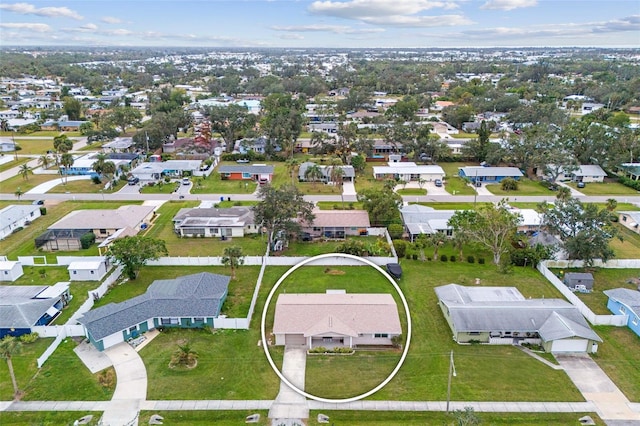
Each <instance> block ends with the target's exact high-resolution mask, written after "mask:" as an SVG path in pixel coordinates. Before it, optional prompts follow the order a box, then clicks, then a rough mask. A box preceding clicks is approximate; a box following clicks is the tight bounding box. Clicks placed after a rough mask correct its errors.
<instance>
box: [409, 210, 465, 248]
mask: <svg viewBox="0 0 640 426" xmlns="http://www.w3.org/2000/svg"><path fill="white" fill-rule="evenodd" d="M454 214H455V210H435V209H434V208H432V207H427V206H422V205H420V204H410V205H408V206H403V207H402V208H401V209H400V216H401V217H402V222H403V223H404V227H405V231H406V232H407V234H408V235H409V240H411V241H414V240H415V239H416V238H417V237H418V235H420V234H426V235H432V234H435V233H436V232H444V233H445V235H447V236H452V235H453V229H452V228H451V227H450V226H449V219H451V217H452V216H453V215H454Z"/></svg>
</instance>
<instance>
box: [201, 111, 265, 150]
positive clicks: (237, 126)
mask: <svg viewBox="0 0 640 426" xmlns="http://www.w3.org/2000/svg"><path fill="white" fill-rule="evenodd" d="M204 114H205V115H206V116H207V118H209V122H211V130H213V131H214V132H217V133H220V135H221V136H222V139H223V140H224V142H225V144H226V151H227V152H231V151H233V148H234V144H235V141H236V140H238V139H240V138H242V137H244V136H245V133H246V132H247V131H248V130H250V129H252V128H253V127H254V126H255V124H256V121H257V117H256V115H254V114H251V113H249V110H248V109H247V108H246V107H244V106H242V105H238V104H231V105H228V106H211V107H205V108H204Z"/></svg>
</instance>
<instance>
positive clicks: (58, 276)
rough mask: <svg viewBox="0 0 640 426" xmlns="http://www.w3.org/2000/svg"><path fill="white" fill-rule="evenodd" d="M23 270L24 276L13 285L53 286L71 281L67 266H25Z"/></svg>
mask: <svg viewBox="0 0 640 426" xmlns="http://www.w3.org/2000/svg"><path fill="white" fill-rule="evenodd" d="M22 270H23V271H24V275H22V276H21V277H20V278H18V279H17V280H15V281H14V282H13V283H12V284H11V285H53V284H55V283H58V282H61V281H69V271H68V270H67V268H66V267H65V266H23V267H22ZM41 272H44V274H41ZM96 287H97V284H96Z"/></svg>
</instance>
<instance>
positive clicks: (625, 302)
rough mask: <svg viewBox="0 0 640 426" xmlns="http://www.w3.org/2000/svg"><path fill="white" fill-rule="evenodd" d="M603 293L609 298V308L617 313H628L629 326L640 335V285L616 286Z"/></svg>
mask: <svg viewBox="0 0 640 426" xmlns="http://www.w3.org/2000/svg"><path fill="white" fill-rule="evenodd" d="M603 293H604V294H605V295H606V296H607V297H608V298H609V300H608V301H607V308H608V309H609V310H610V311H611V312H613V313H614V314H615V315H626V316H627V327H629V328H630V329H631V331H633V332H634V333H636V334H637V335H638V336H640V287H639V289H638V290H632V289H630V288H614V289H611V290H605V291H603Z"/></svg>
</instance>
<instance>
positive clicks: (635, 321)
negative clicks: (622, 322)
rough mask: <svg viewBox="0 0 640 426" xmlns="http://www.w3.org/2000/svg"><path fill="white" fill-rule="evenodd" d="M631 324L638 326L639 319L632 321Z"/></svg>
mask: <svg viewBox="0 0 640 426" xmlns="http://www.w3.org/2000/svg"><path fill="white" fill-rule="evenodd" d="M631 324H633V325H638V318H637V317H636V318H634V319H632V320H631Z"/></svg>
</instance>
